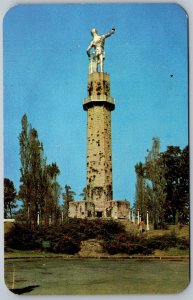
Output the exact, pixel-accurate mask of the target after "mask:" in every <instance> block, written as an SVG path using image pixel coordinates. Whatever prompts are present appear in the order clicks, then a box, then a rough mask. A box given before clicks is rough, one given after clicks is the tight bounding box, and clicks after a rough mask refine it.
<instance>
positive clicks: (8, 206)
mask: <svg viewBox="0 0 193 300" xmlns="http://www.w3.org/2000/svg"><path fill="white" fill-rule="evenodd" d="M16 197H17V192H16V189H15V187H14V183H13V181H11V180H10V179H8V178H4V218H5V219H7V218H8V217H9V218H12V210H13V209H14V208H16V207H17V205H16Z"/></svg>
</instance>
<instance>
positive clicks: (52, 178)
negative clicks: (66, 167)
mask: <svg viewBox="0 0 193 300" xmlns="http://www.w3.org/2000/svg"><path fill="white" fill-rule="evenodd" d="M45 173H46V174H47V192H46V197H45V223H48V222H49V221H51V222H55V223H56V221H57V220H58V217H59V216H58V214H59V205H58V201H59V197H60V193H61V187H60V185H59V183H58V182H57V176H58V175H59V174H60V170H59V168H58V166H57V164H56V163H52V164H51V165H47V166H46V169H45Z"/></svg>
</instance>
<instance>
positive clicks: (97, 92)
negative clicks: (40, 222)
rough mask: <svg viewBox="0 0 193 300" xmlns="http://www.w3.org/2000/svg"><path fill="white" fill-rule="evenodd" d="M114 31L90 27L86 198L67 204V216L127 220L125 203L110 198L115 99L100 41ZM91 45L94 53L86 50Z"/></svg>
mask: <svg viewBox="0 0 193 300" xmlns="http://www.w3.org/2000/svg"><path fill="white" fill-rule="evenodd" d="M114 32H115V28H112V29H111V31H109V32H108V33H106V34H103V35H99V34H98V32H97V30H96V28H93V29H92V30H91V34H92V36H93V40H92V41H91V43H90V44H89V46H88V48H87V54H88V57H89V65H88V87H87V92H88V94H87V98H86V99H85V100H84V102H83V109H84V110H86V111H87V185H86V201H85V200H82V201H72V202H70V203H69V213H68V215H69V217H70V218H83V219H85V218H100V217H103V218H113V219H128V215H129V202H128V201H126V200H125V201H122V200H113V188H112V148H111V111H112V110H114V109H115V100H114V99H113V98H112V97H111V93H110V76H109V75H108V74H107V73H105V72H104V59H105V52H104V44H105V39H106V38H108V37H110V36H111V35H112V34H114ZM92 48H94V53H90V51H91V49H92ZM99 66H100V72H99V70H98V68H99Z"/></svg>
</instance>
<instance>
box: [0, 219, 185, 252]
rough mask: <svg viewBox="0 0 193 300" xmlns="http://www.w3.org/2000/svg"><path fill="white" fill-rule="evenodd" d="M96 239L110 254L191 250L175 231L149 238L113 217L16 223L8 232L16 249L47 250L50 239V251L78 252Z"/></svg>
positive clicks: (7, 239)
mask: <svg viewBox="0 0 193 300" xmlns="http://www.w3.org/2000/svg"><path fill="white" fill-rule="evenodd" d="M91 238H96V239H100V240H103V241H104V244H103V247H104V250H105V251H107V252H108V253H109V254H110V255H113V254H116V253H125V254H130V255H133V254H144V255H146V254H151V253H153V252H154V251H155V250H156V249H160V250H163V249H168V248H170V247H178V248H179V249H188V248H189V242H188V240H187V239H185V238H179V237H177V236H176V234H175V233H171V234H165V235H163V236H153V237H149V238H146V237H144V236H139V235H136V234H131V233H128V232H126V231H125V228H124V226H123V225H122V224H121V223H119V222H116V221H113V220H108V221H107V220H101V219H97V220H83V219H69V221H68V222H66V223H65V224H61V225H51V226H45V225H44V226H39V227H32V226H30V225H29V224H27V225H24V224H23V225H21V224H17V223H16V224H15V226H14V227H13V228H12V229H11V230H10V232H8V233H7V234H6V235H5V240H6V246H7V247H8V248H12V249H17V250H35V249H37V250H44V247H43V242H44V241H47V242H49V248H48V249H47V250H48V251H49V252H53V253H66V254H75V253H77V252H79V250H80V243H81V241H83V240H87V239H91Z"/></svg>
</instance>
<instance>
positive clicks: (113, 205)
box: [68, 200, 130, 220]
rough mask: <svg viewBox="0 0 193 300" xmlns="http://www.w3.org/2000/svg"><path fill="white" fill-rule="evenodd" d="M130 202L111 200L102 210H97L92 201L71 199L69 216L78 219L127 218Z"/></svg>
mask: <svg viewBox="0 0 193 300" xmlns="http://www.w3.org/2000/svg"><path fill="white" fill-rule="evenodd" d="M129 211H130V203H129V201H126V200H111V201H109V206H108V207H107V208H106V209H105V210H103V211H97V210H96V208H95V204H94V202H93V201H85V200H82V201H73V202H70V203H69V214H68V216H69V218H79V219H95V218H104V219H109V218H111V219H115V220H116V219H129Z"/></svg>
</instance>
